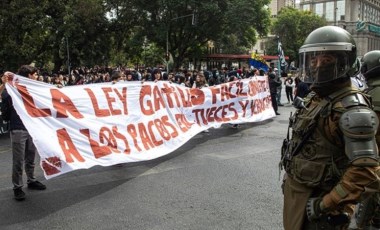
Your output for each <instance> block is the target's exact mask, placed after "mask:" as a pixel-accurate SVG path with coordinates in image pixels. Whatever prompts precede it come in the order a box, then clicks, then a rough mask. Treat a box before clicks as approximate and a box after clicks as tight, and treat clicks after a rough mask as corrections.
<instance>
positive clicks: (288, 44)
mask: <svg viewBox="0 0 380 230" xmlns="http://www.w3.org/2000/svg"><path fill="white" fill-rule="evenodd" d="M325 25H327V22H326V20H325V19H323V18H321V17H320V16H318V15H316V14H314V13H312V12H310V11H302V10H297V9H295V8H291V7H285V8H282V9H281V10H280V12H279V13H278V16H277V18H276V19H275V20H274V22H273V25H272V29H271V32H272V34H274V35H275V37H274V39H273V40H272V41H271V42H270V44H268V46H269V47H270V48H269V49H268V53H269V54H272V55H277V54H278V53H277V42H278V39H280V41H281V43H282V49H283V50H284V53H285V55H286V56H289V62H292V61H295V62H296V63H298V50H299V48H300V47H301V46H302V44H303V42H304V41H305V39H306V37H307V36H308V35H309V33H310V32H312V31H313V30H315V29H317V28H319V27H321V26H325Z"/></svg>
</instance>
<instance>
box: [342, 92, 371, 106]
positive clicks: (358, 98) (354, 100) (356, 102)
mask: <svg viewBox="0 0 380 230" xmlns="http://www.w3.org/2000/svg"><path fill="white" fill-rule="evenodd" d="M341 103H342V105H343V107H344V108H349V107H352V106H360V105H361V106H367V107H370V102H369V99H368V98H366V97H364V96H363V94H360V93H355V94H350V95H348V96H345V97H344V98H342V100H341Z"/></svg>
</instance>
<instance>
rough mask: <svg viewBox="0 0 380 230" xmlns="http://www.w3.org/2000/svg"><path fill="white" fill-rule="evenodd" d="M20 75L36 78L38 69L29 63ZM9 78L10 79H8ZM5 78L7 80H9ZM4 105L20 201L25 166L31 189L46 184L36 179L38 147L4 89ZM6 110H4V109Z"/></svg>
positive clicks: (21, 69) (14, 188) (15, 183)
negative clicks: (7, 114)
mask: <svg viewBox="0 0 380 230" xmlns="http://www.w3.org/2000/svg"><path fill="white" fill-rule="evenodd" d="M5 74H6V75H7V77H10V76H12V75H13V74H12V73H10V72H6V73H5ZM17 74H18V75H20V76H23V77H27V78H30V79H33V80H36V76H37V69H36V68H35V67H31V66H28V65H23V66H21V67H20V69H19V70H18V73H17ZM7 80H9V79H7ZM7 80H5V82H6V81H7ZM2 98H3V103H4V106H3V107H2V111H1V112H2V113H9V114H10V116H9V119H10V120H9V122H10V138H11V148H12V154H13V158H12V159H13V167H12V183H13V192H14V198H15V199H16V200H18V201H21V200H24V199H25V193H24V191H23V190H22V187H23V185H24V184H23V179H22V174H23V167H25V173H26V176H27V184H28V188H29V189H34V190H44V189H46V186H45V185H43V184H42V183H41V182H39V181H37V180H36V177H35V176H34V167H35V163H34V161H35V156H36V153H37V149H36V147H35V146H34V143H33V139H32V137H31V136H30V135H29V132H28V131H27V130H26V128H25V126H24V124H23V122H22V120H21V118H20V116H19V115H18V114H17V112H16V110H15V108H14V107H13V103H12V98H11V97H10V95H9V94H8V93H7V91H4V92H3V94H2ZM3 110H4V111H3Z"/></svg>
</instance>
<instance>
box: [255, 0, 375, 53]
mask: <svg viewBox="0 0 380 230" xmlns="http://www.w3.org/2000/svg"><path fill="white" fill-rule="evenodd" d="M285 6H291V7H294V8H297V9H300V10H309V11H312V12H314V13H315V14H317V15H319V16H321V17H324V18H325V19H326V20H327V21H328V23H329V25H336V26H339V27H342V28H344V29H346V30H347V31H348V32H350V33H351V34H352V36H353V37H354V39H355V41H356V45H357V48H358V56H359V57H361V56H363V55H364V54H365V53H367V52H368V51H371V50H380V0H272V2H271V4H270V5H269V7H270V9H271V11H272V17H277V14H278V12H279V11H280V10H281V8H282V7H285ZM253 49H254V50H258V52H259V53H263V52H264V50H262V49H263V44H261V43H260V42H258V44H256V46H255V47H253Z"/></svg>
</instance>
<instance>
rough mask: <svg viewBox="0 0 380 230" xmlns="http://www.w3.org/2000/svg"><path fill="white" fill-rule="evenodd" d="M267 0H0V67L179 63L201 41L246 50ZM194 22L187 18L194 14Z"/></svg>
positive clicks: (192, 55)
mask: <svg viewBox="0 0 380 230" xmlns="http://www.w3.org/2000/svg"><path fill="white" fill-rule="evenodd" d="M269 2H270V0H228V1H227V0H209V1H201V0H186V1H183V0H86V1H80V0H55V1H48V0H39V1H37V0H14V1H10V0H4V1H1V2H0V31H1V33H0V39H1V41H2V42H1V43H0V68H1V67H2V68H3V69H7V70H12V71H15V70H16V69H17V68H18V67H19V66H20V65H22V64H29V63H31V62H34V63H36V65H37V66H38V67H44V68H46V69H53V71H58V70H66V69H68V65H70V67H76V66H81V65H88V66H91V65H96V64H101V65H102V64H104V65H108V64H121V65H135V64H138V65H140V64H142V63H145V64H147V65H149V66H155V65H158V64H161V63H162V59H163V58H164V57H165V54H166V48H167V41H168V49H169V53H170V55H171V57H172V59H173V61H174V67H178V66H180V65H181V64H182V62H183V61H184V60H186V59H197V58H198V59H199V57H200V56H202V55H204V54H205V51H206V50H205V48H204V47H205V44H206V43H207V41H210V40H212V41H214V43H215V44H216V45H217V46H218V47H220V48H223V50H225V51H228V52H233V53H245V52H246V50H247V48H246V47H250V46H252V45H253V44H254V43H255V42H256V39H257V36H262V35H266V33H267V32H268V25H269V23H270V21H269V11H268V9H267V7H265V5H267V4H269ZM194 16H195V17H196V19H197V20H196V21H197V23H196V24H195V25H194V23H192V20H193V17H194Z"/></svg>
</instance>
